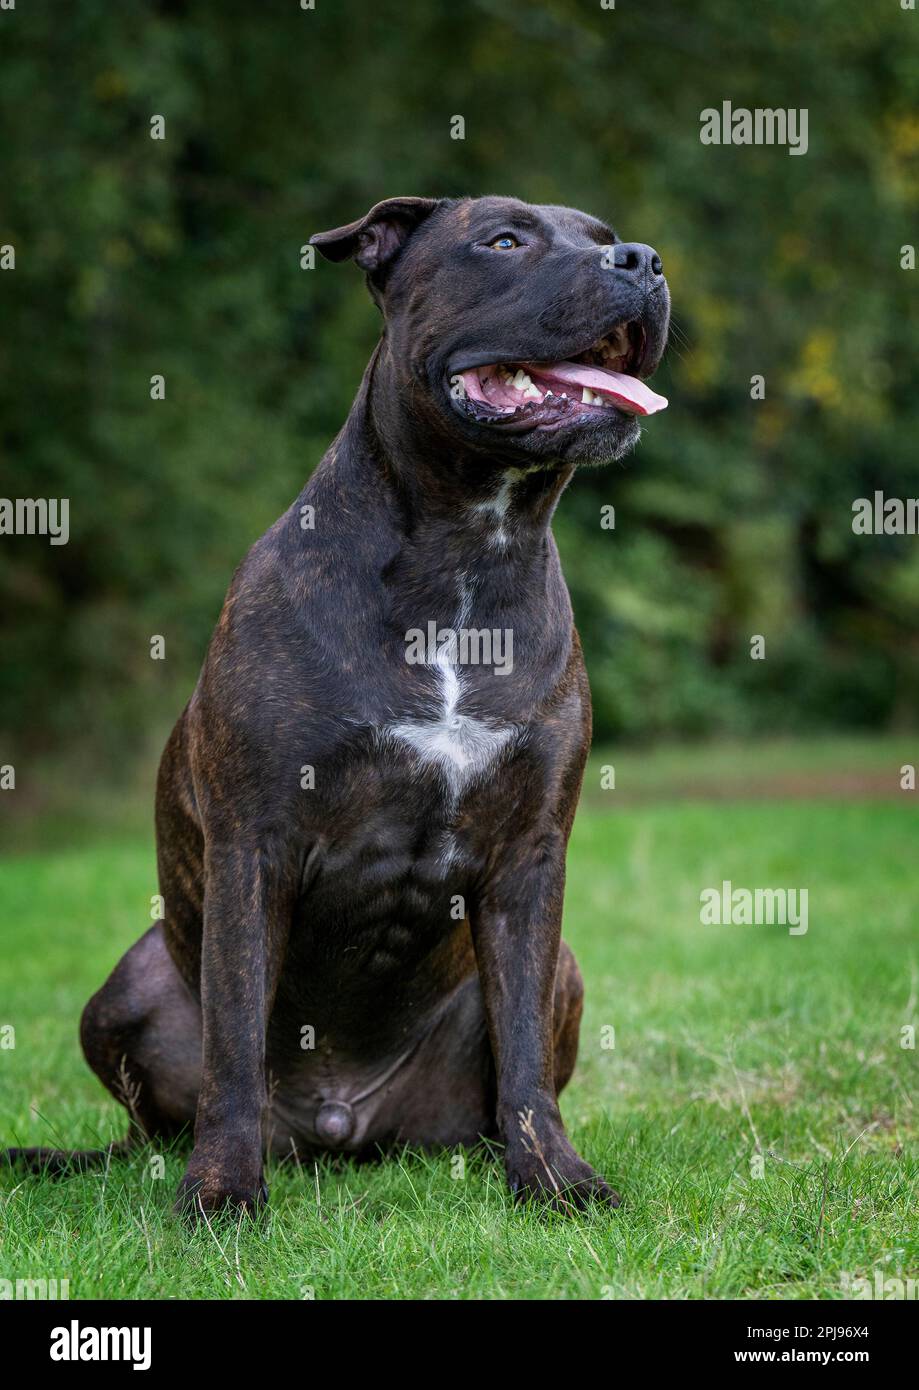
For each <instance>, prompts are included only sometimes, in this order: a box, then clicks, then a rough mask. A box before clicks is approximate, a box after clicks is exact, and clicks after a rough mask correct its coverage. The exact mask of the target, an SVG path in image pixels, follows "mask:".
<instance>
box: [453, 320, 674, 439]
mask: <svg viewBox="0 0 919 1390" xmlns="http://www.w3.org/2000/svg"><path fill="white" fill-rule="evenodd" d="M644 348H645V332H644V328H643V326H642V324H641V323H640V322H639V321H638V320H637V319H633V320H632V321H631V322H629V323H624V324H620V325H619V326H618V327H617V328H614V329H613V330H612V331H611V332H610V333H608V334H607V335H606V336H605V337H603V338H600V339H599V340H598V341H597V342H596V343H594V344H593V346H592V347H590V348H588V349H587V351H586V352H582V353H579V354H578V356H576V357H574V358H572V360H571V361H566V362H499V363H489V364H487V365H484V366H479V367H471V368H469V369H468V370H466V371H464V372H461V373H459V374H458V375H457V376H455V377H453V379H452V383H451V384H453V385H454V386H455V385H456V383H457V382H462V388H461V389H462V394H463V395H464V397H465V399H466V401H467V402H468V403H469V404H470V405H471V407H472V411H473V413H474V414H475V416H476V417H477V418H482V419H495V420H497V419H506V418H508V417H512V416H513V417H517V418H526V417H527V416H538V417H539V419H540V420H543V419H546V421H547V422H548V421H549V420H550V419H551V421H552V422H553V423H554V422H556V421H559V420H560V419H561V418H562V417H564V416H565V414H567V413H568V412H569V411H572V410H574V409H577V411H578V412H579V413H583V412H584V411H596V412H597V413H598V414H600V413H602V412H603V411H608V410H618V411H622V412H623V414H626V415H653V414H654V413H655V412H656V411H658V410H664V409H665V408H666V406H667V401H666V398H665V397H664V396H659V395H657V394H656V392H654V391H652V390H651V388H650V387H649V386H646V385H645V383H644V382H643V381H642V380H641V379H640V378H639V376H638V368H639V365H640V363H641V360H642V357H643V355H644ZM546 408H548V410H547V409H546ZM535 423H536V420H535V419H534V424H535Z"/></svg>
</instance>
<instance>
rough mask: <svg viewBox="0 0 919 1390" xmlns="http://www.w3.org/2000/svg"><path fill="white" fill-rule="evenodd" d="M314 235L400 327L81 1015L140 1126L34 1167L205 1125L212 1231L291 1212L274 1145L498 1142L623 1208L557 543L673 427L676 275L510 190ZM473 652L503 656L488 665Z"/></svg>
mask: <svg viewBox="0 0 919 1390" xmlns="http://www.w3.org/2000/svg"><path fill="white" fill-rule="evenodd" d="M313 242H314V243H315V245H316V246H317V247H318V248H319V250H320V252H321V253H322V254H323V255H324V256H325V257H327V258H328V259H329V260H331V261H341V260H345V259H347V258H349V257H350V258H353V259H354V260H356V262H357V264H358V265H359V266H360V267H361V268H362V269H363V270H364V271H365V272H366V275H367V282H368V285H369V288H370V291H371V294H372V295H373V298H374V299H375V301H376V302H377V304H378V305H379V307H380V309H381V310H382V314H383V320H384V326H383V335H382V338H381V341H380V343H379V345H378V346H377V348H376V350H375V351H374V353H373V356H372V358H371V360H370V363H369V365H368V367H367V370H366V371H365V373H364V378H363V381H362V383H361V386H360V390H359V391H358V393H357V398H356V400H355V402H354V405H353V407H352V409H351V413H350V414H349V416H348V418H347V420H346V422H345V425H344V428H343V429H342V431H341V433H340V434H339V436H338V437H337V439H336V440H335V441H334V443H333V444H332V445H331V447H330V449H329V451H328V453H327V454H326V455H325V457H324V458H323V460H322V462H321V463H320V465H319V467H318V468H317V469H316V471H315V473H314V474H313V476H312V477H311V479H310V481H309V482H308V483H307V485H306V487H305V488H304V489H303V492H302V493H301V494H300V496H299V497H298V498H297V500H296V501H295V502H294V504H293V506H292V507H291V508H290V509H289V510H288V511H287V512H286V513H285V514H284V516H282V517H281V518H280V520H279V521H277V522H276V523H275V525H274V526H272V527H271V529H270V530H269V531H268V532H267V534H266V535H264V536H263V537H262V538H261V540H259V541H257V542H256V544H255V545H254V546H253V548H252V550H251V551H250V552H249V554H248V556H247V557H246V559H245V560H244V561H243V563H242V565H241V566H240V568H239V570H238V571H237V573H236V575H235V577H234V579H233V582H232V584H231V586H230V590H229V593H228V595H227V599H226V603H225V605H224V608H223V612H222V614H221V617H220V621H219V623H218V626H217V629H216V632H215V633H214V636H213V639H212V641H211V645H210V649H209V651H208V654H207V658H206V660H205V663H204V668H203V670H202V672H201V677H200V679H199V681H198V685H197V688H196V689H195V692H194V694H193V695H192V698H191V700H190V702H189V704H188V706H187V708H186V709H185V712H184V713H183V715H182V717H181V718H180V720H179V722H178V724H177V725H176V727H175V729H174V731H173V733H172V736H171V738H170V739H169V742H168V744H167V747H166V750H165V753H164V755H163V760H162V764H161V767H160V773H159V780H158V786H157V798H156V833H157V846H158V863H159V879H160V892H161V894H162V897H163V900H164V903H165V910H164V918H163V920H162V921H160V922H157V923H156V925H155V926H153V927H151V928H150V930H149V931H147V932H146V933H145V934H144V935H143V936H142V937H141V938H140V940H139V941H138V942H137V944H136V945H135V946H133V947H132V948H131V949H130V950H129V951H128V952H127V954H126V955H125V956H124V957H123V958H122V960H121V961H120V962H119V964H118V965H117V966H116V967H115V969H114V971H113V973H112V974H111V976H110V977H109V979H108V981H107V982H106V983H105V984H104V985H103V987H102V989H101V990H100V991H99V992H98V994H96V995H94V996H93V998H92V999H91V1000H90V1001H89V1003H88V1004H87V1006H86V1009H85V1011H84V1013H83V1018H82V1025H81V1037H82V1043H83V1049H84V1052H85V1054H86V1058H87V1060H88V1062H89V1064H90V1066H91V1067H92V1068H93V1070H94V1071H95V1072H96V1074H97V1075H98V1076H99V1077H100V1079H101V1080H102V1081H103V1083H104V1084H105V1085H106V1086H107V1087H108V1088H109V1090H110V1091H111V1092H112V1094H113V1095H114V1096H115V1097H116V1098H117V1099H118V1100H119V1101H121V1102H122V1103H123V1104H124V1105H125V1106H126V1108H127V1110H128V1111H129V1114H130V1120H131V1124H130V1130H129V1135H128V1138H127V1139H126V1140H124V1141H122V1142H121V1144H118V1145H113V1146H112V1148H111V1149H109V1150H98V1151H97V1150H91V1151H84V1152H81V1151H78V1152H75V1153H74V1152H66V1151H58V1150H47V1149H26V1150H9V1157H10V1159H11V1161H14V1162H15V1161H20V1162H25V1163H26V1164H27V1165H29V1166H30V1167H32V1168H33V1169H40V1168H51V1169H56V1170H59V1171H68V1170H73V1169H81V1168H85V1167H88V1166H90V1165H93V1164H95V1163H100V1162H104V1161H106V1160H107V1159H108V1157H109V1155H110V1154H111V1153H112V1152H113V1151H114V1152H127V1151H129V1150H130V1149H131V1147H132V1146H133V1145H134V1144H136V1143H138V1142H142V1141H144V1140H150V1141H153V1142H161V1141H163V1140H166V1139H169V1138H170V1137H172V1136H174V1135H177V1134H179V1133H180V1132H181V1131H182V1130H184V1129H186V1128H187V1127H190V1126H192V1125H194V1151H193V1153H192V1155H191V1158H190V1161H189V1164H188V1168H187V1171H186V1174H185V1177H184V1178H183V1180H182V1184H181V1187H180V1192H179V1202H178V1205H179V1207H180V1208H183V1209H189V1208H190V1209H192V1210H196V1211H198V1212H200V1211H204V1212H212V1211H215V1210H217V1209H220V1208H223V1207H226V1206H228V1205H229V1206H232V1205H239V1206H242V1207H246V1208H250V1209H251V1208H255V1207H257V1206H258V1205H259V1204H260V1203H262V1202H263V1201H264V1200H265V1199H266V1197H267V1189H266V1186H265V1181H264V1177H263V1169H262V1163H263V1155H264V1153H265V1152H266V1151H268V1152H270V1153H272V1154H274V1155H275V1156H278V1157H283V1156H285V1155H299V1156H305V1155H310V1154H315V1153H317V1152H320V1151H328V1150H337V1151H340V1152H346V1153H352V1154H367V1153H368V1152H378V1151H379V1150H381V1149H383V1150H385V1149H386V1148H388V1147H391V1146H393V1145H401V1144H409V1145H417V1146H439V1145H461V1144H465V1145H471V1144H474V1143H476V1142H477V1141H478V1140H479V1139H480V1138H482V1137H484V1138H491V1139H494V1140H496V1141H498V1142H500V1143H501V1144H503V1149H504V1161H505V1165H506V1169H507V1175H508V1180H509V1183H510V1186H511V1189H512V1191H513V1192H514V1193H515V1194H517V1195H518V1196H520V1197H534V1198H536V1197H538V1198H542V1199H545V1200H547V1201H548V1202H550V1203H553V1204H561V1205H567V1204H569V1203H574V1204H580V1203H583V1202H585V1201H587V1200H588V1199H592V1198H599V1199H601V1200H605V1201H607V1202H610V1203H613V1204H615V1203H616V1202H618V1197H617V1195H616V1194H615V1193H614V1192H613V1190H612V1189H611V1188H610V1187H609V1186H608V1185H607V1184H606V1183H605V1182H604V1181H603V1179H602V1178H601V1177H599V1176H598V1175H597V1174H596V1173H595V1172H594V1171H593V1169H592V1168H591V1167H590V1166H589V1165H588V1164H587V1163H585V1162H584V1160H583V1159H582V1158H580V1157H579V1156H578V1154H577V1153H576V1152H575V1150H574V1149H573V1147H572V1145H571V1143H570V1142H569V1140H568V1137H567V1135H566V1133H565V1129H564V1125H563V1123H562V1119H561V1115H560V1113H559V1107H558V1094H559V1091H560V1090H561V1089H562V1087H563V1086H564V1085H565V1083H566V1082H567V1080H568V1078H569V1077H570V1075H571V1072H572V1069H573V1067H574V1063H575V1055H576V1052H577V1045H578V1030H579V1025H580V1017H581V1001H582V983H581V977H580V973H579V971H578V967H577V964H576V963H575V960H574V957H573V955H572V954H571V951H570V950H569V949H568V947H567V946H566V945H565V944H564V943H562V942H561V941H560V931H561V917H562V895H563V889H564V880H565V853H566V846H567V841H568V834H569V831H570V829H571V822H572V818H573V816H574V811H575V805H576V802H577V799H578V792H579V788H580V784H581V777H582V772H583V768H584V761H585V758H586V755H587V750H588V745H589V742H590V696H589V689H588V683H587V675H586V672H585V669H584V663H583V659H582V656H581V648H580V644H579V641H578V636H577V633H576V631H575V629H574V625H573V622H572V614H571V606H570V602H569V598H568V592H567V589H566V587H565V583H564V580H563V578H562V574H561V569H560V567H559V560H558V553H557V551H556V547H555V543H554V540H553V537H552V533H551V530H550V522H551V519H552V513H553V511H554V509H555V505H556V503H557V501H558V498H559V495H560V493H561V492H562V489H563V488H564V487H565V485H566V483H567V482H568V480H569V479H570V477H571V475H572V472H573V470H574V467H575V465H576V464H578V463H584V462H588V463H601V462H606V461H608V460H611V459H617V458H620V457H621V456H622V455H623V454H625V453H626V451H627V450H628V449H629V448H631V447H632V446H633V445H634V444H635V442H636V440H637V438H638V434H639V427H638V416H639V415H641V414H646V413H650V412H651V411H652V410H654V409H659V408H660V407H661V406H662V405H664V404H665V402H664V401H663V400H662V398H661V397H659V396H655V395H654V393H653V392H652V391H651V390H650V389H649V388H648V387H647V386H645V385H644V380H643V379H644V378H645V377H647V376H648V375H650V373H651V372H652V371H653V370H654V369H655V367H656V366H657V364H658V362H659V360H660V357H661V353H662V351H663V348H664V344H665V340H666V335H667V324H668V317H669V293H668V289H667V284H666V281H665V279H664V277H663V274H662V273H661V263H660V259H659V257H658V256H657V254H656V253H655V252H654V251H653V250H652V249H651V248H650V247H648V246H644V245H639V244H634V243H632V244H624V243H622V242H620V241H618V239H617V238H616V236H615V234H614V232H613V231H612V230H611V229H610V228H609V227H607V226H605V225H603V224H602V223H601V222H598V221H596V220H595V219H594V218H592V217H589V216H587V215H585V214H584V213H581V212H576V211H573V210H572V209H569V208H562V207H541V206H530V205H527V204H525V203H521V202H518V201H516V200H515V199H510V198H498V197H486V198H476V199H459V200H451V199H440V200H437V199H429V198H392V199H388V200H387V201H385V202H382V203H379V204H378V205H377V206H376V207H374V208H373V209H372V210H371V211H370V212H369V213H368V214H367V215H366V216H365V217H363V218H361V219H360V220H359V221H357V222H353V223H351V224H350V225H349V226H345V227H340V228H338V229H336V230H335V231H331V232H323V233H321V234H319V235H317V236H314V237H313ZM429 623H434V624H435V625H436V628H437V629H438V638H437V640H436V642H435V643H434V645H433V648H432V650H431V651H430V652H429V653H428V656H427V659H426V660H423V661H421V662H418V661H415V662H413V661H410V660H407V654H408V650H409V648H408V645H407V639H408V638H409V636H410V634H412V633H413V632H415V631H416V630H420V631H421V632H427V631H428V624H429ZM463 630H465V631H466V632H472V633H474V634H478V639H477V640H480V642H481V639H482V638H483V634H484V637H485V638H487V637H488V636H489V634H491V633H495V634H497V635H498V636H499V637H500V638H501V640H502V642H503V641H507V643H508V645H507V647H506V648H505V649H504V654H503V658H502V662H501V663H500V664H499V663H498V661H496V660H492V662H491V664H490V665H489V664H487V661H482V662H477V661H476V660H474V659H473V658H470V657H469V655H468V644H467V648H466V651H467V657H466V660H465V662H464V660H463V659H462V658H463V650H464V648H463ZM444 631H446V639H445V640H443V639H444ZM451 631H452V632H454V633H456V634H457V636H456V638H451V637H450V632H451ZM507 634H510V638H508V637H507ZM511 639H512V641H513V648H512V652H513V660H512V661H511V660H509V659H508V655H509V653H510V651H511V648H510V645H509V642H510V640H511ZM479 651H480V654H481V651H482V648H481V646H480V648H479ZM487 655H488V653H487V650H486V651H485V657H486V658H487ZM492 655H494V654H493V653H492Z"/></svg>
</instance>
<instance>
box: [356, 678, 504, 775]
mask: <svg viewBox="0 0 919 1390" xmlns="http://www.w3.org/2000/svg"><path fill="white" fill-rule="evenodd" d="M429 674H430V675H431V676H433V681H430V680H428V681H426V682H425V687H424V691H423V693H419V697H418V699H417V702H413V704H414V705H415V708H413V710H412V714H411V717H408V718H401V719H398V720H395V721H393V722H392V723H386V724H384V725H383V726H382V727H381V729H380V733H381V734H382V735H383V737H384V739H386V740H389V741H392V742H394V743H395V744H396V745H397V746H398V747H399V748H401V749H403V750H405V751H407V752H408V753H409V755H410V756H411V758H412V759H413V760H414V762H415V763H416V765H417V767H418V769H419V770H422V769H424V770H430V771H433V772H436V773H437V774H438V775H439V777H440V778H441V779H442V781H443V784H444V787H445V789H446V790H447V791H448V792H449V793H450V794H451V795H452V796H458V795H459V794H460V793H461V792H462V791H463V790H464V789H465V788H466V787H467V786H468V785H469V784H470V783H472V782H474V781H476V780H478V779H479V778H481V777H483V776H486V775H488V774H489V773H491V772H493V771H494V770H495V768H496V767H497V765H498V764H499V763H500V761H501V760H502V758H504V757H505V756H506V755H507V754H508V752H509V751H510V750H511V748H512V746H513V743H514V741H515V739H516V738H517V737H518V736H519V734H520V728H519V726H518V725H516V724H513V723H510V722H508V721H505V720H502V719H500V718H494V717H488V718H481V717H477V716H476V715H475V714H472V713H466V712H464V710H463V700H464V697H466V698H468V689H467V688H468V684H469V682H468V678H464V675H463V672H462V669H461V668H460V667H458V666H456V665H455V664H454V663H452V662H450V661H449V660H447V659H443V660H440V661H437V662H436V663H435V664H434V670H433V671H432V672H430V673H429Z"/></svg>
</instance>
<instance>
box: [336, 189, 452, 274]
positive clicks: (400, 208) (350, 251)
mask: <svg viewBox="0 0 919 1390" xmlns="http://www.w3.org/2000/svg"><path fill="white" fill-rule="evenodd" d="M439 202H440V199H438V198H386V199H384V201H383V202H382V203H377V205H376V207H372V208H371V209H370V211H369V212H368V213H367V215H366V216H365V217H360V218H358V220H357V221H356V222H349V223H348V225H347V226H346V227H335V228H334V230H333V231H331V232H317V233H316V235H315V236H311V237H310V244H311V245H312V246H318V248H319V250H320V252H321V254H322V255H323V256H325V258H326V260H329V261H345V260H347V259H348V258H349V257H351V256H353V258H354V260H355V261H356V262H357V264H358V265H359V266H360V267H361V269H362V270H366V271H367V273H368V274H370V275H372V274H373V273H374V272H375V271H378V270H380V269H381V267H383V266H385V265H386V264H387V263H388V262H389V261H391V260H392V258H393V256H395V254H396V252H397V251H401V250H402V247H403V246H404V245H405V243H406V242H407V241H408V239H409V237H410V236H411V234H412V232H413V231H414V230H415V228H416V227H417V226H418V224H419V223H420V222H423V221H424V219H425V218H426V217H429V216H430V214H431V213H432V212H433V211H434V209H435V208H436V207H437V205H438V203H439Z"/></svg>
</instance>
